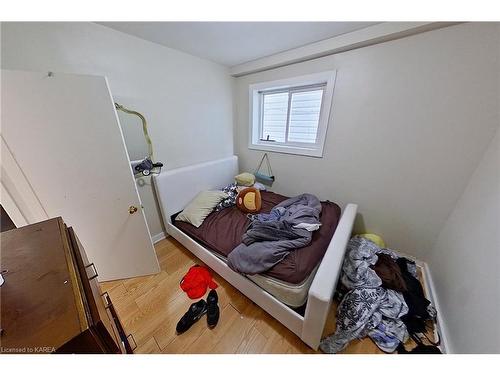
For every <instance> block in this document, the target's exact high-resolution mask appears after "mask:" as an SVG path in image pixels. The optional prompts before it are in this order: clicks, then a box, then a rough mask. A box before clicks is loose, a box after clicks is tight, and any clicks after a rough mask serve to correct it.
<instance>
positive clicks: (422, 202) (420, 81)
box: [234, 24, 500, 260]
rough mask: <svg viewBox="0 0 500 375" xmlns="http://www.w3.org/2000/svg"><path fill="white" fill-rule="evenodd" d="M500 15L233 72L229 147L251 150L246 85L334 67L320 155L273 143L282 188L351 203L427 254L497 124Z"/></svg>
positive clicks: (374, 225)
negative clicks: (496, 20) (496, 19)
mask: <svg viewBox="0 0 500 375" xmlns="http://www.w3.org/2000/svg"><path fill="white" fill-rule="evenodd" d="M499 45H500V31H499V25H498V24H462V25H457V26H453V27H448V28H444V29H440V30H435V31H430V32H427V33H423V34H419V35H416V36H412V37H408V38H403V39H400V40H396V41H392V42H387V43H383V44H379V45H375V46H371V47H366V48H361V49H358V50H353V51H349V52H345V53H341V54H337V55H333V56H329V57H324V58H320V59H316V60H311V61H308V62H304V63H299V64H293V65H289V66H286V67H283V68H278V69H274V70H270V71H265V72H261V73H256V74H252V75H248V76H244V77H240V78H237V79H236V94H235V95H236V96H235V100H236V103H235V105H236V114H237V116H236V124H235V131H234V142H235V143H234V144H235V152H236V154H237V155H238V156H239V158H240V166H241V167H242V168H243V169H246V170H249V171H251V170H253V169H254V168H255V167H256V165H257V163H258V160H259V158H260V157H261V155H262V153H261V152H258V151H252V150H249V149H248V133H249V132H248V85H249V84H251V83H257V82H264V81H269V80H276V79H281V78H287V77H293V76H298V75H303V74H309V73H314V72H321V71H325V70H331V69H337V81H336V87H335V92H334V99H333V107H332V111H331V118H330V125H329V129H328V134H327V140H326V144H325V152H324V157H323V158H321V159H318V158H312V157H304V156H294V155H286V154H277V153H271V154H270V159H271V163H272V167H273V172H274V174H275V175H276V178H277V180H276V183H275V185H274V186H273V189H275V190H277V191H280V192H282V193H285V194H287V195H293V194H298V193H301V192H305V191H309V192H312V193H315V194H317V195H319V196H320V198H321V199H330V200H333V201H335V202H338V203H339V204H341V205H345V204H346V203H348V202H355V203H358V204H359V210H360V212H361V217H360V218H358V220H357V224H356V227H357V230H358V231H359V230H362V227H363V222H364V226H366V230H367V231H370V232H375V233H379V234H381V235H382V236H383V237H384V239H385V240H386V242H387V243H388V245H389V246H390V247H393V248H396V249H400V250H402V251H404V252H407V253H410V254H412V255H415V256H417V257H419V258H421V259H422V260H426V253H427V252H428V251H429V249H431V247H432V244H433V243H434V242H435V240H436V238H437V235H438V233H439V231H440V229H441V228H442V227H443V225H444V222H445V220H446V218H447V217H448V215H449V214H450V212H451V211H452V209H453V207H454V206H455V203H456V202H457V200H458V198H459V196H460V195H461V193H462V192H463V190H464V188H465V186H466V184H467V181H468V180H469V178H470V176H471V174H472V172H473V171H474V169H475V168H476V166H477V165H478V163H479V160H480V158H481V156H482V154H483V152H484V150H485V148H486V146H487V144H488V142H489V141H490V140H491V138H492V136H493V134H494V132H495V131H496V129H497V127H498V125H499V122H500V121H499V112H498V103H499V85H498V81H497V77H498V72H499V71H500V62H499V56H498V48H499V47H498V46H499Z"/></svg>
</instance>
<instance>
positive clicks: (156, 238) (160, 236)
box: [151, 232, 167, 244]
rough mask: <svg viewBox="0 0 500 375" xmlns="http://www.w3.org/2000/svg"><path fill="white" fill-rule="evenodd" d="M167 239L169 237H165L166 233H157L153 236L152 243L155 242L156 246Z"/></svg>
mask: <svg viewBox="0 0 500 375" xmlns="http://www.w3.org/2000/svg"><path fill="white" fill-rule="evenodd" d="M165 238H167V236H165V232H160V233H157V234H155V235H153V236H151V241H153V244H155V243H158V242H160V241H161V240H163V239H165Z"/></svg>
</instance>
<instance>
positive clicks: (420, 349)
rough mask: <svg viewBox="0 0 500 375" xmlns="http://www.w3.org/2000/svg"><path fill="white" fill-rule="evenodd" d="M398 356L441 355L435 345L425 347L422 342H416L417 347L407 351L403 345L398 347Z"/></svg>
mask: <svg viewBox="0 0 500 375" xmlns="http://www.w3.org/2000/svg"><path fill="white" fill-rule="evenodd" d="M397 349H398V354H443V353H442V352H441V350H439V348H438V347H437V346H435V345H425V344H423V343H422V342H417V346H416V347H415V348H413V349H412V350H410V351H408V350H406V349H405V347H404V345H403V344H399V346H398V348H397Z"/></svg>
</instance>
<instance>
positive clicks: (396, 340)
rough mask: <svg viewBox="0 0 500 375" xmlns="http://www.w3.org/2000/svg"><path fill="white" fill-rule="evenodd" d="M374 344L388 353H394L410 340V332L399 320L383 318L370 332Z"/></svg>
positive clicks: (369, 335)
mask: <svg viewBox="0 0 500 375" xmlns="http://www.w3.org/2000/svg"><path fill="white" fill-rule="evenodd" d="M368 337H370V338H371V339H372V340H373V342H375V344H376V345H377V346H378V347H379V348H380V350H382V351H384V352H386V353H392V352H394V351H395V350H396V349H397V348H398V346H399V345H400V344H401V343H402V342H405V341H406V340H408V338H409V337H408V331H407V330H406V327H405V325H404V323H403V322H402V321H401V320H399V319H385V318H384V317H383V318H382V321H381V322H380V324H379V325H378V326H377V327H375V328H374V329H372V330H371V331H369V332H368Z"/></svg>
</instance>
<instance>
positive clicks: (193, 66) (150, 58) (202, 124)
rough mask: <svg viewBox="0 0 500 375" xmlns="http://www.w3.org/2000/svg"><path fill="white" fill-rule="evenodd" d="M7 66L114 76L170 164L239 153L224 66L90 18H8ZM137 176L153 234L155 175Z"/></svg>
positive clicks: (119, 97)
mask: <svg viewBox="0 0 500 375" xmlns="http://www.w3.org/2000/svg"><path fill="white" fill-rule="evenodd" d="M1 66H2V68H5V69H18V70H34V71H54V72H65V73H81V74H94V75H104V76H106V77H108V80H109V85H110V87H111V91H112V93H113V96H114V99H115V101H117V102H119V103H121V104H123V105H124V106H126V107H129V108H131V109H135V110H138V111H139V112H141V113H143V114H144V115H145V116H146V118H147V120H148V124H149V125H148V127H149V133H150V136H151V138H152V141H153V145H154V150H155V155H156V158H157V159H158V160H161V161H163V162H164V163H165V166H166V168H169V169H170V168H175V167H179V166H182V165H189V164H192V163H196V162H200V161H205V160H211V159H216V158H220V157H225V156H229V155H231V154H232V153H233V138H232V126H233V124H232V121H233V106H232V84H233V81H232V80H233V79H232V78H231V77H230V76H229V75H228V71H227V68H225V67H223V66H221V65H217V64H215V63H212V62H209V61H207V60H203V59H200V58H197V57H194V56H191V55H188V54H185V53H182V52H179V51H176V50H173V49H170V48H167V47H164V46H161V45H158V44H155V43H150V42H147V41H144V40H142V39H138V38H136V37H133V36H129V35H127V34H123V33H120V32H118V31H115V30H112V29H109V28H107V27H104V26H101V25H97V24H93V23H88V22H86V23H5V22H4V23H2V30H1ZM139 134H141V133H139ZM139 182H140V183H144V184H145V185H143V186H141V185H139V192H140V195H141V199H142V203H143V205H144V207H145V211H146V218H147V221H148V225H149V228H150V231H151V234H152V235H155V234H158V233H160V232H161V231H162V227H161V224H160V216H159V211H158V208H157V205H156V202H155V199H154V196H153V192H152V186H151V181H150V179H149V178H143V179H142V181H139Z"/></svg>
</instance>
